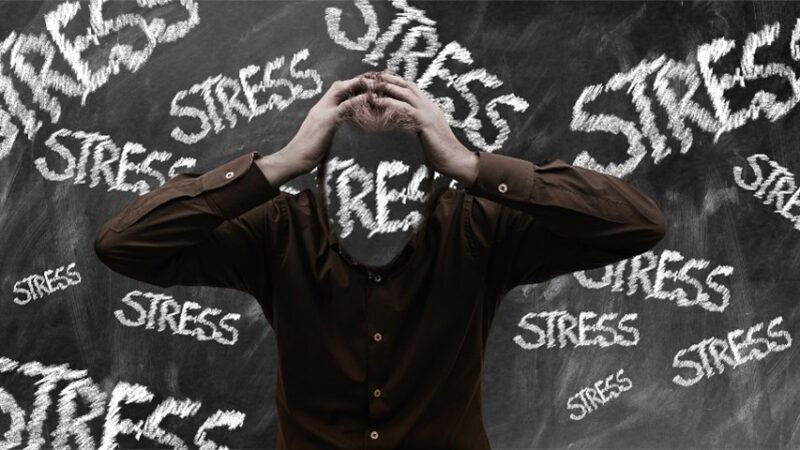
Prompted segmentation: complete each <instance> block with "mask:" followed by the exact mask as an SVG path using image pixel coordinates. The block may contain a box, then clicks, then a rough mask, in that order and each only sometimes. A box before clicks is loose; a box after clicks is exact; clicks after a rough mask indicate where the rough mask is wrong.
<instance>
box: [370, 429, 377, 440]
mask: <svg viewBox="0 0 800 450" xmlns="http://www.w3.org/2000/svg"><path fill="white" fill-rule="evenodd" d="M369 437H371V438H372V439H378V432H377V431H375V430H372V431H371V432H370V433H369Z"/></svg>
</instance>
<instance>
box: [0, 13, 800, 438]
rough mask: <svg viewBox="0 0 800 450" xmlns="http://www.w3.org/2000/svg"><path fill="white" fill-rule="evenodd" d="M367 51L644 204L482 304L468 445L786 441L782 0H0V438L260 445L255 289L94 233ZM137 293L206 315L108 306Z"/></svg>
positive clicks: (798, 360)
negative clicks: (182, 271) (192, 283)
mask: <svg viewBox="0 0 800 450" xmlns="http://www.w3.org/2000/svg"><path fill="white" fill-rule="evenodd" d="M387 69H388V70H392V71H395V72H397V73H399V74H401V75H402V76H404V77H405V78H407V79H410V80H415V81H416V82H417V84H418V85H420V86H421V87H422V88H423V89H425V90H426V91H427V92H429V93H430V94H431V95H433V96H435V97H436V98H437V99H438V100H437V101H438V102H439V103H440V105H442V106H443V107H444V108H448V109H449V114H450V116H451V119H452V125H453V128H454V129H455V130H456V134H457V136H458V137H459V139H460V140H461V141H462V142H463V143H464V144H465V145H466V146H468V147H470V148H472V149H475V150H481V151H489V152H497V153H500V154H506V155H512V156H516V157H519V158H523V159H526V160H528V161H533V162H539V161H544V160H549V159H553V158H559V159H562V160H564V161H566V162H569V163H571V164H575V165H579V166H582V167H587V168H592V169H595V170H598V171H602V172H604V173H609V174H612V175H615V176H619V177H621V178H623V179H625V180H626V181H629V182H630V183H632V184H633V185H635V186H636V187H637V188H639V189H640V190H642V191H643V192H645V193H646V194H648V195H649V196H651V197H652V198H653V199H654V200H655V201H656V203H657V204H658V205H659V207H660V208H661V209H662V210H663V211H664V212H665V214H666V217H667V219H668V232H667V235H666V237H665V238H664V240H662V241H661V242H660V243H659V244H658V245H657V246H656V247H654V248H653V249H652V250H650V251H648V252H645V253H643V254H641V255H639V256H636V257H634V258H631V259H629V260H624V261H620V262H618V263H616V264H612V265H609V266H607V267H603V268H597V269H593V270H588V271H584V272H576V273H573V274H568V275H563V276H560V277H558V278H555V279H552V280H550V281H548V282H545V283H541V284H538V285H526V286H519V287H517V288H515V289H514V290H512V291H511V292H510V293H508V295H507V296H506V297H505V298H504V299H503V302H502V304H501V306H500V310H499V311H498V313H497V315H496V318H495V321H494V323H493V326H492V329H491V335H490V340H489V344H488V347H487V355H488V356H487V359H486V361H485V366H484V368H483V373H482V391H481V395H482V402H483V408H482V410H483V411H482V412H483V418H484V423H485V425H486V430H487V433H488V435H489V438H490V441H491V442H492V445H493V447H494V448H565V447H570V448H598V447H603V448H687V447H692V448H700V447H702V448H731V447H737V448H765V447H768V448H779V447H780V448H784V447H789V448H797V447H800V382H799V381H798V380H799V379H800V378H798V376H797V374H798V369H800V367H798V366H799V365H800V353H798V351H797V344H796V342H795V340H796V339H797V337H798V332H800V308H798V303H800V298H799V297H798V294H800V278H798V276H797V275H796V274H797V273H800V258H798V256H797V255H798V254H800V240H799V239H798V237H799V236H800V234H798V233H800V220H798V218H799V217H800V207H799V206H798V203H800V190H798V182H797V181H796V179H795V174H796V173H800V152H798V149H799V148H800V147H799V144H798V138H800V121H799V120H798V114H799V113H798V111H800V108H798V107H797V104H798V101H800V79H798V74H799V73H800V4H798V3H795V2H772V1H769V2H766V1H765V2H708V1H696V2H691V1H682V2H664V3H660V2H643V3H637V2H627V1H626V2H607V1H603V2H600V1H597V2H553V3H550V2H540V1H535V2H533V1H532V2H524V1H509V2H446V1H441V2H409V3H406V2H405V1H403V0H395V1H392V2H388V1H384V2H369V1H367V0H356V1H354V2H342V1H331V2H324V1H314V2H281V1H263V2H262V1H238V2H226V1H197V0H180V1H178V0H160V1H144V0H142V1H138V2H123V1H120V2H117V1H115V2H107V3H106V2H103V1H101V0H98V1H92V2H80V3H79V2H75V1H69V0H61V1H56V2H45V3H41V2H34V1H4V2H2V3H0V94H2V95H0V229H2V230H3V237H2V238H0V255H1V256H0V267H2V269H1V270H0V276H1V277H2V278H1V279H0V293H2V295H0V447H3V448H6V447H13V448H22V447H26V448H53V447H64V446H69V447H76V448H77V447H78V446H79V444H80V445H82V446H83V447H82V448H97V447H100V446H101V445H102V446H104V447H105V448H113V446H119V447H121V448H173V447H174V448H181V447H182V446H184V445H185V446H188V447H199V446H201V445H205V446H206V448H223V447H224V446H227V447H229V448H272V447H273V446H274V442H275V438H276V425H277V423H276V420H277V419H276V411H275V407H274V404H273V403H274V395H275V374H276V372H275V359H274V350H275V348H274V342H275V341H274V339H273V335H272V332H271V330H270V328H269V325H268V324H267V322H266V320H265V318H264V314H263V311H262V310H261V309H260V307H259V305H258V304H257V303H256V302H255V301H254V300H253V299H252V298H250V297H248V296H246V295H244V294H241V293H238V292H235V291H232V290H227V289H212V288H187V287H175V288H170V289H162V288H158V287H156V286H152V285H148V284H144V283H139V282H136V281H134V280H132V279H129V278H126V277H123V276H120V275H118V274H116V273H114V272H112V271H111V270H109V269H108V268H107V267H106V266H104V265H103V264H102V263H101V262H100V261H99V260H98V259H97V257H96V256H95V253H94V249H93V241H94V237H95V234H96V232H97V230H98V229H99V227H100V226H101V225H102V224H103V223H104V222H105V221H106V220H107V219H108V218H109V217H111V216H112V215H113V214H114V213H115V212H117V211H119V210H120V209H121V208H122V207H124V206H125V205H126V204H128V203H129V202H130V201H132V200H133V199H135V198H136V197H137V196H139V195H142V194H144V193H146V192H149V191H152V190H153V189H156V188H157V187H158V186H160V185H161V184H163V183H164V182H165V181H166V180H168V179H169V178H170V177H172V176H174V175H175V174H178V173H184V172H190V171H191V172H202V171H205V170H209V169H211V168H213V167H216V166H218V165H220V164H222V163H224V162H227V161H229V160H231V159H233V158H234V157H236V156H239V155H242V154H244V153H246V152H249V151H259V152H260V153H261V154H269V153H272V152H274V151H277V150H279V149H280V148H282V146H283V145H285V144H286V143H287V142H288V141H289V140H290V139H291V137H292V136H293V135H294V133H295V132H296V131H297V129H298V127H299V125H300V123H301V122H302V120H303V118H304V117H305V115H306V113H307V111H308V109H309V108H310V107H311V106H312V105H313V104H314V103H315V102H316V100H317V99H319V97H320V96H321V95H322V93H323V92H324V91H325V90H327V88H328V87H329V86H330V85H331V83H332V82H333V81H335V80H337V79H345V78H350V77H352V76H355V75H356V74H358V73H361V72H365V71H367V70H387ZM373 162H374V161H373ZM334 176H336V175H335V174H334ZM372 176H374V173H373V174H372ZM436 182H437V183H439V184H440V185H451V180H448V179H446V177H439V178H437V179H436ZM313 186H315V177H314V174H312V173H310V174H306V175H304V176H302V177H300V178H297V179H295V180H292V181H291V182H289V183H287V184H286V185H285V186H283V187H281V189H282V190H284V191H286V192H289V193H296V192H299V191H300V190H302V189H306V188H312V187H313ZM452 188H454V189H460V188H462V187H460V186H458V185H457V183H456V184H452ZM362 231H363V230H362ZM165 302H171V304H172V305H173V306H175V307H176V308H181V310H182V311H188V312H190V313H191V314H193V315H197V314H199V313H200V312H206V313H207V314H208V315H207V317H208V318H209V319H208V320H209V321H210V322H211V323H213V324H214V325H215V327H216V329H217V330H218V331H219V333H217V334H215V335H214V336H207V335H205V334H204V333H193V330H192V324H189V325H187V326H185V327H183V326H182V325H186V324H178V329H177V330H175V328H174V325H173V324H166V325H165V323H164V321H163V320H161V319H160V318H158V317H155V311H156V309H153V311H154V315H153V316H152V317H148V321H147V322H146V323H142V324H137V323H131V322H130V321H128V320H127V319H126V317H128V315H130V313H131V311H132V308H133V306H132V305H134V304H136V305H140V306H139V307H141V308H150V306H151V305H156V304H158V303H165ZM612 325H613V327H617V329H618V330H623V329H624V330H626V332H625V333H620V334H619V335H618V337H621V339H619V340H616V339H615V340H612V339H610V337H611V334H610V333H609V332H608V331H607V330H606V331H604V330H605V328H604V327H609V326H612ZM613 327H612V328H613Z"/></svg>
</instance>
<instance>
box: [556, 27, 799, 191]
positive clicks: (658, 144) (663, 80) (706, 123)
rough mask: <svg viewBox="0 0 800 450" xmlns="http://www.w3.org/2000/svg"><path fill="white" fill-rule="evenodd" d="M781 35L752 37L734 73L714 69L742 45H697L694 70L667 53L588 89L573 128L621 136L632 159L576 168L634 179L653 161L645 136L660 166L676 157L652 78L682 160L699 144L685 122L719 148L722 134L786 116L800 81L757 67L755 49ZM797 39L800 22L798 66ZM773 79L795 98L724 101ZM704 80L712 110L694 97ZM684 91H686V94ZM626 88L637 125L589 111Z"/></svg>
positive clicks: (583, 157) (765, 31) (778, 66)
mask: <svg viewBox="0 0 800 450" xmlns="http://www.w3.org/2000/svg"><path fill="white" fill-rule="evenodd" d="M780 29H781V27H780V23H778V22H775V23H772V24H768V25H765V26H764V27H762V28H761V29H760V30H759V31H756V32H752V33H750V34H748V35H747V37H746V38H745V42H744V45H743V46H742V56H741V59H740V61H739V67H738V68H737V69H736V70H735V72H734V73H732V74H731V73H726V74H717V73H715V71H714V68H713V67H712V64H714V63H716V62H717V61H719V60H720V59H721V58H723V57H724V56H725V55H727V54H728V53H730V52H731V51H732V50H733V49H734V48H735V47H736V42H735V41H733V40H731V39H727V38H719V39H715V40H713V41H712V42H709V43H705V44H702V45H700V46H698V47H697V52H696V54H697V57H696V59H697V61H696V64H688V63H683V62H680V61H675V60H672V59H668V58H667V57H666V56H665V55H661V56H659V57H657V58H653V59H644V60H642V61H641V62H639V64H637V65H636V66H635V67H633V68H632V69H630V70H628V71H626V72H622V73H618V74H615V75H613V76H612V77H611V78H610V79H609V80H608V81H607V82H606V83H605V84H595V85H591V86H588V87H586V88H584V90H583V92H582V93H581V94H580V96H579V97H578V99H577V101H576V102H575V105H574V107H573V110H572V121H571V123H570V128H571V129H572V130H574V131H583V132H594V131H601V132H606V133H610V134H614V135H618V134H620V133H622V135H624V136H625V138H626V140H627V141H628V149H627V151H626V153H627V154H628V158H627V159H625V160H624V161H622V162H609V163H608V164H605V165H604V164H601V163H600V162H598V161H597V160H595V159H594V157H593V156H592V155H591V154H590V153H589V152H588V151H587V150H582V151H581V152H580V153H579V154H578V156H577V157H575V160H574V161H573V165H577V166H582V167H586V168H589V169H593V170H596V171H598V172H603V173H607V174H611V175H615V176H617V177H623V176H625V175H628V174H630V173H632V172H633V171H634V170H635V169H636V167H638V166H639V164H640V163H641V162H642V160H643V159H644V157H645V156H646V155H647V148H646V146H645V138H646V140H647V141H648V142H649V143H650V146H651V147H652V152H651V156H652V158H653V162H654V163H655V164H659V163H661V162H662V161H663V160H664V158H666V157H667V156H668V155H670V154H672V153H673V151H672V149H671V148H670V147H669V146H667V143H666V142H667V141H666V137H665V136H664V135H663V134H662V133H661V132H660V131H659V129H658V127H657V125H656V123H655V120H654V117H655V116H654V112H653V108H652V105H651V101H650V98H649V97H647V95H646V94H645V87H646V86H647V83H648V82H647V79H648V78H649V77H650V76H653V81H652V87H653V90H654V91H655V97H656V100H657V101H658V103H659V104H660V105H661V107H662V108H664V110H665V111H666V113H667V117H668V124H667V127H668V128H669V129H670V130H671V131H672V134H673V136H674V137H675V138H676V139H678V140H679V141H680V143H681V148H680V153H681V154H684V153H687V152H688V151H689V149H690V148H691V147H692V143H693V141H694V136H693V132H692V130H691V128H689V127H688V126H687V121H691V122H692V123H693V124H694V125H695V126H697V127H698V128H699V129H700V130H702V131H705V132H708V133H714V142H717V140H718V139H719V137H720V135H722V134H723V133H726V132H729V131H732V130H735V129H737V128H739V127H742V126H744V125H745V124H746V123H747V122H750V121H754V120H756V119H758V118H760V117H761V116H762V115H763V117H765V118H767V119H769V120H770V121H772V122H774V121H776V120H778V119H780V118H782V117H784V116H786V114H788V113H789V111H791V110H792V109H793V108H794V107H795V106H796V105H797V103H798V101H800V80H798V79H797V76H796V74H795V73H794V71H793V70H792V69H791V68H790V67H789V66H788V65H786V64H782V63H769V64H756V62H755V59H756V56H757V55H756V53H757V51H758V50H759V49H761V48H764V47H767V46H770V45H772V44H773V43H774V42H775V40H776V39H777V38H778V35H779V34H780ZM798 39H800V19H797V21H796V23H795V25H794V31H793V32H792V39H791V42H790V44H789V45H790V50H791V55H792V59H794V60H795V61H798V60H800V50H798V45H797V41H798ZM769 77H776V78H780V79H782V80H783V84H788V86H789V87H790V90H791V95H790V96H789V97H788V98H787V99H785V100H783V101H778V99H777V96H776V95H775V94H774V93H771V92H767V91H764V90H759V91H757V92H756V93H755V94H754V95H753V97H752V99H751V101H750V104H749V106H747V107H746V108H743V109H740V110H737V111H731V109H730V102H729V101H728V100H727V99H726V98H725V95H724V94H725V92H726V91H727V90H729V89H731V88H732V87H734V86H741V87H745V86H746V85H747V84H748V82H749V83H751V84H752V83H753V82H756V81H758V80H763V79H766V78H769ZM701 81H702V82H703V85H704V86H705V93H706V94H707V95H708V97H709V98H710V99H711V103H712V105H713V112H712V111H709V110H707V109H705V108H703V107H702V106H701V105H700V104H699V103H697V102H696V101H695V94H696V93H697V92H698V88H699V87H700V85H701ZM776 84H780V83H776ZM681 85H685V86H686V89H683V88H682V87H681ZM626 86H627V89H625V87H626ZM623 89H625V91H626V92H627V93H628V94H629V95H630V97H631V101H632V103H633V105H634V106H635V108H636V111H637V114H638V123H636V122H634V121H630V120H624V119H622V118H621V117H618V116H615V115H612V114H602V113H601V114H592V113H590V112H588V111H586V106H587V105H589V104H590V103H592V102H594V101H595V100H597V99H598V98H599V97H600V96H601V95H602V94H603V93H608V92H616V91H622V90H623ZM679 93H680V95H679Z"/></svg>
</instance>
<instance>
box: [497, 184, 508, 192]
mask: <svg viewBox="0 0 800 450" xmlns="http://www.w3.org/2000/svg"><path fill="white" fill-rule="evenodd" d="M497 190H498V191H500V192H505V191H507V190H508V186H506V184H505V183H500V185H499V186H497Z"/></svg>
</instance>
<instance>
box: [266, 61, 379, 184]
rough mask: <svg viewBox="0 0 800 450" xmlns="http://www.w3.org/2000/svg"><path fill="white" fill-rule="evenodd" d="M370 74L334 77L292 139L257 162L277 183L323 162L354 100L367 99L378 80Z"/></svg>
mask: <svg viewBox="0 0 800 450" xmlns="http://www.w3.org/2000/svg"><path fill="white" fill-rule="evenodd" d="M370 74H371V72H367V73H364V74H361V75H358V76H356V77H353V78H351V79H349V80H343V81H342V80H337V81H334V82H333V83H332V84H331V86H330V87H329V88H328V91H327V92H325V94H324V95H323V96H322V98H320V99H319V101H318V102H317V103H316V104H315V105H314V106H312V107H311V109H310V110H309V112H308V114H307V115H306V118H305V120H304V121H303V123H302V124H301V125H300V129H299V130H298V131H297V133H296V134H295V136H294V137H293V138H292V140H291V141H290V142H289V143H288V144H286V146H285V147H283V148H282V149H280V150H279V151H277V152H275V153H272V154H270V155H267V156H266V157H264V158H260V159H259V160H258V161H257V162H256V164H258V166H259V167H260V168H261V170H262V171H263V172H264V175H265V176H266V177H267V180H269V182H270V183H271V184H272V185H273V186H276V187H277V186H280V185H282V184H283V183H285V182H287V181H289V180H291V179H292V178H295V177H297V176H299V175H302V174H304V173H308V172H310V171H312V170H314V168H315V167H316V166H317V165H318V164H319V163H321V162H322V160H323V159H324V158H325V154H326V153H327V152H328V147H329V146H330V143H331V140H332V139H333V136H334V134H335V133H336V128H337V127H338V126H339V124H340V123H341V122H342V119H343V117H344V113H345V112H346V111H347V110H348V108H349V105H350V104H351V102H354V101H358V100H360V99H363V97H364V96H366V95H367V94H366V92H367V91H368V90H369V89H372V88H373V87H374V85H375V81H374V80H372V79H371V75H370Z"/></svg>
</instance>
